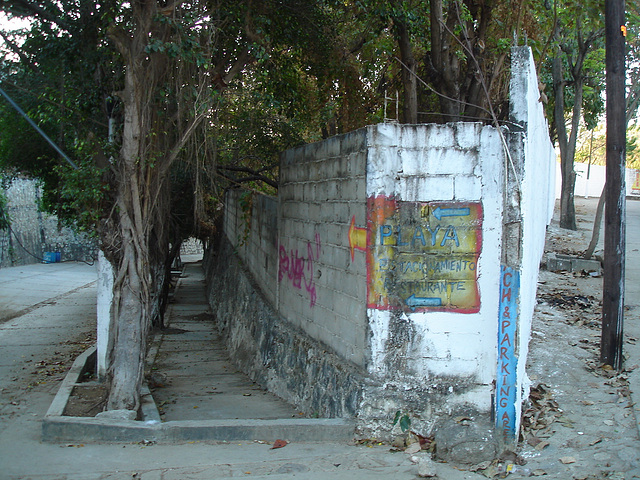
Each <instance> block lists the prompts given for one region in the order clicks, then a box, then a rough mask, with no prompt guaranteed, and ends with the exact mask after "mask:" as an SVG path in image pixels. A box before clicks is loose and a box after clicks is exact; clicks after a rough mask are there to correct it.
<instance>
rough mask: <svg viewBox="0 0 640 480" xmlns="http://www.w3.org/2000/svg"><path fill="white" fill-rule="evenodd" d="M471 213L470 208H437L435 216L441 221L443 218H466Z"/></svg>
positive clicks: (434, 212)
mask: <svg viewBox="0 0 640 480" xmlns="http://www.w3.org/2000/svg"><path fill="white" fill-rule="evenodd" d="M470 213H471V212H470V210H469V208H440V207H438V208H436V209H435V210H434V211H433V216H434V217H436V218H437V219H438V220H440V219H441V218H442V217H466V216H467V215H469V214H470Z"/></svg>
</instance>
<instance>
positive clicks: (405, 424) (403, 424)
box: [393, 410, 411, 433]
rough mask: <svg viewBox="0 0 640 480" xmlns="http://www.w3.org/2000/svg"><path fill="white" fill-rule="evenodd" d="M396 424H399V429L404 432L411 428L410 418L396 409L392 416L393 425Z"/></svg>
mask: <svg viewBox="0 0 640 480" xmlns="http://www.w3.org/2000/svg"><path fill="white" fill-rule="evenodd" d="M396 424H399V425H400V430H402V433H405V432H406V431H407V430H409V429H410V428H411V418H410V417H409V415H408V414H407V413H402V411H400V410H398V411H397V412H396V415H395V417H394V418H393V425H394V426H395V425H396Z"/></svg>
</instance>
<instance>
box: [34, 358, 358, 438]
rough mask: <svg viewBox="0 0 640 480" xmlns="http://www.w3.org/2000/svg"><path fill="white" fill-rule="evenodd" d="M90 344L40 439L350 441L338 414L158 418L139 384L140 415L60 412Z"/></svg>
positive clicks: (350, 427) (349, 426)
mask: <svg viewBox="0 0 640 480" xmlns="http://www.w3.org/2000/svg"><path fill="white" fill-rule="evenodd" d="M95 350H96V347H95V346H94V347H91V348H89V349H87V350H86V351H85V352H84V353H82V354H81V355H80V356H78V358H76V360H75V362H74V363H73V366H72V367H71V369H70V370H69V373H68V374H67V376H66V377H65V379H64V380H63V382H62V384H61V385H60V388H59V390H58V393H57V394H56V396H55V398H54V399H53V402H52V403H51V406H50V407H49V410H48V411H47V413H46V414H45V416H44V418H43V420H42V441H43V442H48V443H71V442H72V443H101V442H130V443H139V442H145V443H146V442H154V443H183V442H190V441H215V442H229V441H253V440H261V441H266V442H273V441H275V440H277V439H286V440H288V441H290V442H350V441H352V440H353V438H354V432H355V422H354V421H353V420H351V419H343V418H321V419H310V418H291V419H275V420H245V419H242V420H239V419H231V420H185V421H171V422H165V423H163V422H162V421H161V420H160V414H159V412H158V409H157V407H156V404H155V401H154V400H153V397H152V396H151V393H150V392H149V389H148V387H147V386H146V385H144V386H143V388H142V396H141V403H142V406H141V416H142V420H120V419H110V418H95V417H70V416H65V415H63V414H64V410H65V408H66V405H67V402H68V401H69V397H70V396H71V393H72V391H73V388H74V387H75V386H76V384H78V383H80V382H79V380H80V377H81V375H82V373H83V372H84V371H85V368H86V365H87V362H89V361H91V356H92V354H93V353H94V352H95Z"/></svg>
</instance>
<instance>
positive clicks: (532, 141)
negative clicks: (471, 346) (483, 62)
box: [498, 47, 556, 436]
mask: <svg viewBox="0 0 640 480" xmlns="http://www.w3.org/2000/svg"><path fill="white" fill-rule="evenodd" d="M511 64H512V70H513V73H512V75H511V85H510V91H511V101H510V107H511V109H510V120H511V121H513V122H515V123H517V124H519V125H521V126H522V128H523V136H516V137H515V138H514V141H516V142H522V146H521V147H518V150H520V148H521V149H522V150H523V153H524V154H523V156H522V158H521V159H519V163H520V165H521V168H520V169H519V171H520V178H516V179H515V182H513V183H512V184H511V185H512V186H511V187H510V188H508V189H507V190H506V191H505V196H507V197H511V198H512V199H513V200H512V203H516V202H517V203H518V204H519V210H520V213H521V221H520V223H521V227H522V228H521V235H520V237H519V238H518V239H516V242H514V243H517V246H516V245H513V244H507V245H505V247H506V248H509V249H510V250H512V251H514V250H517V251H519V252H520V255H519V257H518V258H517V259H513V260H510V261H507V262H503V265H504V266H505V267H507V268H512V269H513V271H514V272H515V273H517V278H518V280H519V285H518V286H517V287H518V289H519V295H518V296H517V298H518V302H519V305H518V307H519V308H518V310H516V311H517V313H518V318H517V329H516V338H517V343H515V345H514V347H515V350H514V351H513V352H512V355H513V360H514V361H515V363H516V366H515V388H514V393H513V394H512V395H510V396H509V403H510V404H513V405H514V411H512V412H510V414H511V415H513V418H512V419H509V422H508V423H507V424H505V422H502V420H501V419H500V418H498V422H499V425H502V426H503V427H506V429H505V434H507V435H511V436H513V435H515V433H516V432H517V429H518V427H519V423H520V422H519V420H520V417H521V407H522V403H523V401H524V400H526V399H527V398H528V397H529V383H530V382H529V379H528V377H527V375H526V371H525V367H526V358H527V354H528V351H529V339H530V338H531V322H532V319H533V310H534V307H535V303H536V302H535V300H536V289H537V281H538V270H539V266H540V259H541V258H542V255H543V253H544V243H545V235H544V231H545V228H546V226H547V225H549V224H550V223H551V219H552V217H553V210H554V206H555V175H556V168H555V167H556V165H555V164H556V162H555V159H556V154H555V150H554V148H553V144H552V143H551V140H550V139H549V133H548V132H549V129H548V124H547V121H546V119H545V117H544V108H543V105H542V103H541V101H540V92H539V90H538V79H537V75H536V71H535V64H534V61H533V55H532V53H531V50H530V49H529V48H527V47H521V48H514V49H513V50H512V55H511ZM516 247H517V248H516ZM510 353H511V352H510ZM512 363H513V362H512ZM500 368H501V363H499V370H498V380H500ZM510 373H513V372H510ZM498 393H500V392H499V391H498ZM498 398H499V399H500V395H498ZM498 412H499V415H498V417H499V416H500V410H499V411H498Z"/></svg>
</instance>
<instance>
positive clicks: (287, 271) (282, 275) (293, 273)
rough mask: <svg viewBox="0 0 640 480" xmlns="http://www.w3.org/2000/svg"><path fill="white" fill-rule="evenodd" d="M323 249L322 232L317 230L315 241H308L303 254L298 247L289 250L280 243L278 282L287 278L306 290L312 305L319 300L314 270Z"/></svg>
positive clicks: (297, 286) (293, 285)
mask: <svg viewBox="0 0 640 480" xmlns="http://www.w3.org/2000/svg"><path fill="white" fill-rule="evenodd" d="M321 250H322V248H321V245H320V234H319V233H317V232H316V235H315V241H314V242H307V248H306V252H304V253H302V254H301V253H300V252H299V251H298V250H297V249H296V250H294V249H291V250H289V251H287V249H286V248H285V247H284V246H283V245H280V249H279V257H280V261H279V264H278V282H282V280H283V279H287V280H288V282H289V284H290V285H291V286H292V287H294V288H296V289H298V290H304V291H306V292H307V294H308V295H309V305H310V306H311V307H313V306H314V305H315V304H316V300H317V296H316V282H315V279H314V275H313V272H314V263H315V262H317V261H318V259H319V258H320V252H321ZM305 254H306V255H305Z"/></svg>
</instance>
